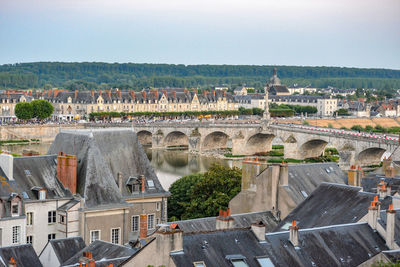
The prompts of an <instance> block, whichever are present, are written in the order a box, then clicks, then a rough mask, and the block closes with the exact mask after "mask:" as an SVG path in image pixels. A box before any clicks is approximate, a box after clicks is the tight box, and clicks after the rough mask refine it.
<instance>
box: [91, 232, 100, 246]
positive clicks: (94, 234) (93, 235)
mask: <svg viewBox="0 0 400 267" xmlns="http://www.w3.org/2000/svg"><path fill="white" fill-rule="evenodd" d="M96 240H100V230H93V231H90V243H93V242H94V241H96Z"/></svg>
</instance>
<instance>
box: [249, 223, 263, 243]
mask: <svg viewBox="0 0 400 267" xmlns="http://www.w3.org/2000/svg"><path fill="white" fill-rule="evenodd" d="M251 230H252V231H253V233H254V235H255V236H256V237H257V239H258V240H259V241H261V240H265V224H264V223H263V221H258V222H256V223H253V224H252V225H251Z"/></svg>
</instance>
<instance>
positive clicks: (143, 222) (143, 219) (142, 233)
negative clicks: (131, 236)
mask: <svg viewBox="0 0 400 267" xmlns="http://www.w3.org/2000/svg"><path fill="white" fill-rule="evenodd" d="M146 237H147V214H140V223H139V239H143V238H146Z"/></svg>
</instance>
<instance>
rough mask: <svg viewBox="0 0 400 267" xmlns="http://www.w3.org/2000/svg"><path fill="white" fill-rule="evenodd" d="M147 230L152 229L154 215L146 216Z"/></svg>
mask: <svg viewBox="0 0 400 267" xmlns="http://www.w3.org/2000/svg"><path fill="white" fill-rule="evenodd" d="M147 229H148V230H150V229H154V214H149V216H147Z"/></svg>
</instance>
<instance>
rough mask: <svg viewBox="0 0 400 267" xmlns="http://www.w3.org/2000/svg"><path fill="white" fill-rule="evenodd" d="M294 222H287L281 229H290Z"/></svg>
mask: <svg viewBox="0 0 400 267" xmlns="http://www.w3.org/2000/svg"><path fill="white" fill-rule="evenodd" d="M291 225H292V224H291V223H290V222H287V223H285V224H284V225H283V226H282V227H281V229H282V230H289V226H291Z"/></svg>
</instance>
